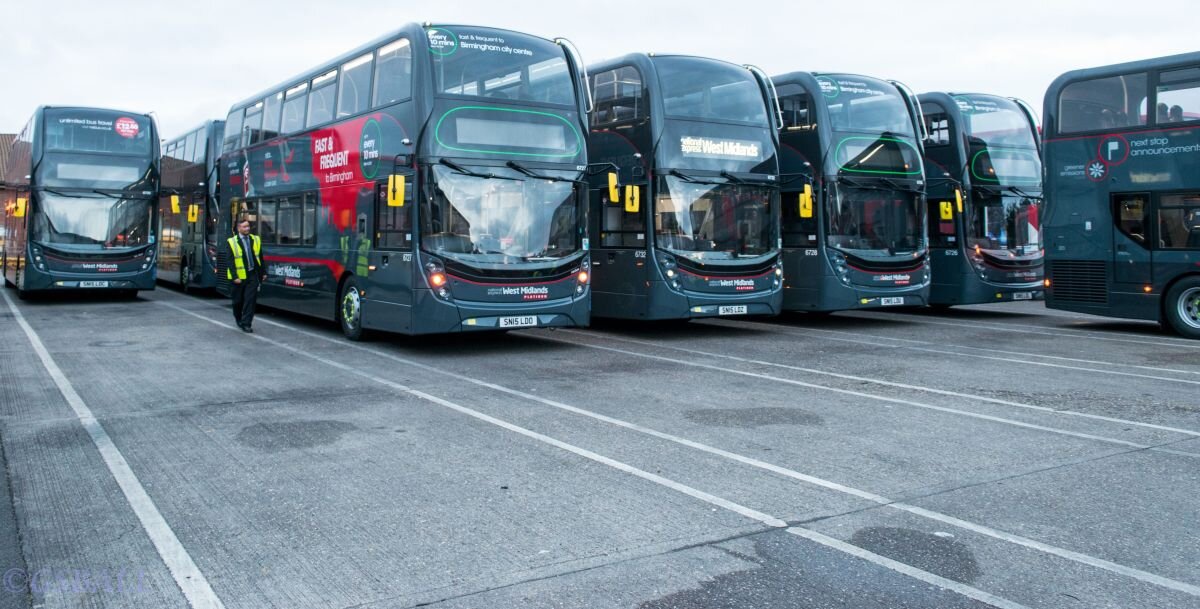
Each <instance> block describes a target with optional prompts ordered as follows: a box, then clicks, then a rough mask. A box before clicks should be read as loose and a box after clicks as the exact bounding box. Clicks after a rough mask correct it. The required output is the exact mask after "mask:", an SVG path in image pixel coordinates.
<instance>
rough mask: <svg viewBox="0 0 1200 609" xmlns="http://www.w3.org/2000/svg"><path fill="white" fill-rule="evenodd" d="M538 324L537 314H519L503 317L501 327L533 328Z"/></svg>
mask: <svg viewBox="0 0 1200 609" xmlns="http://www.w3.org/2000/svg"><path fill="white" fill-rule="evenodd" d="M536 325H538V318H537V315H519V316H516V317H501V318H500V327H501V328H532V327H533V326H536Z"/></svg>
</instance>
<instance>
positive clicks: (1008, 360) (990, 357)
mask: <svg viewBox="0 0 1200 609" xmlns="http://www.w3.org/2000/svg"><path fill="white" fill-rule="evenodd" d="M726 323H730V322H726ZM732 323H734V324H747V323H760V322H732ZM763 325H767V326H770V324H763ZM772 327H773V328H775V330H774V331H776V332H779V333H782V334H790V335H793V336H808V337H812V335H811V334H808V333H807V332H808V331H807V330H805V331H804V332H800V331H797V330H788V329H784V328H780V327H779V326H772ZM815 331H817V332H831V331H830V330H815ZM847 334H850V333H847ZM851 336H856V335H854V334H851ZM821 338H822V339H824V340H831V341H837V342H846V343H858V344H863V345H871V346H874V347H887V348H891V349H907V350H909V351H920V352H924V353H937V354H940V355H954V356H956V357H969V358H973V359H982V360H989V361H994V362H1006V363H1010V364H1020V365H1025V366H1040V367H1043V368H1058V369H1061V370H1078V371H1082V372H1095V373H1097V374H1104V375H1109V376H1126V377H1134V378H1141V379H1147V380H1155V381H1167V382H1170V383H1181V384H1185V385H1200V381H1196V380H1192V379H1180V378H1173V377H1169V376H1155V375H1148V374H1140V373H1136V372H1121V371H1119V370H1111V369H1109V370H1103V369H1097V368H1086V367H1083V366H1068V365H1066V364H1054V363H1050V362H1035V361H1030V360H1028V359H1019V358H1012V357H999V356H995V355H980V354H976V353H961V352H958V351H952V350H949V349H935V348H932V347H914V346H910V345H907V344H900V345H897V344H889V343H881V342H878V341H880V340H884V341H888V340H891V341H902V340H904V339H899V338H888V337H872V338H875V340H865V339H861V338H857V339H856V338H835V337H829V336H823V337H821ZM1172 372H1180V373H1184V374H1187V373H1188V372H1186V371H1172Z"/></svg>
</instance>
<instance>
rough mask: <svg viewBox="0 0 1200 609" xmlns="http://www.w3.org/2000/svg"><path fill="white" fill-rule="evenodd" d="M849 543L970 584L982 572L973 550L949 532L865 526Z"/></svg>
mask: <svg viewBox="0 0 1200 609" xmlns="http://www.w3.org/2000/svg"><path fill="white" fill-rule="evenodd" d="M850 543H852V544H854V545H856V546H858V547H860V548H862V549H864V550H869V551H871V552H874V553H876V554H879V555H881V556H886V557H888V558H890V559H892V560H896V561H899V562H902V563H905V564H909V565H912V566H914V567H916V568H918V569H922V570H925V571H928V572H930V573H933V574H935V575H941V576H942V577H945V578H946V579H952V580H954V581H957V582H962V583H966V584H970V583H973V582H974V581H975V580H977V579H979V576H980V575H982V573H981V572H980V571H979V564H978V563H976V562H975V553H974V552H972V551H971V549H970V548H969V547H967V545H966V544H964V543H962V542H961V541H957V540H955V539H954V537H953V536H951V535H950V534H949V533H944V534H941V535H936V534H933V533H926V532H924V531H917V530H914V529H902V528H896V527H867V528H865V529H859V530H858V531H857V532H855V533H854V536H853V537H851V538H850Z"/></svg>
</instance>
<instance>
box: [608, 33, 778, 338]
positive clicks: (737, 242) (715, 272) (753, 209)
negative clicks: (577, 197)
mask: <svg viewBox="0 0 1200 609" xmlns="http://www.w3.org/2000/svg"><path fill="white" fill-rule="evenodd" d="M588 70H589V72H591V75H592V76H591V78H592V92H593V95H594V97H595V106H596V108H595V111H594V112H593V113H592V120H591V136H590V138H589V141H588V146H589V150H590V153H591V159H592V161H593V162H594V163H595V164H597V166H607V167H610V168H613V169H615V171H612V172H610V173H609V174H608V175H607V179H608V183H607V184H606V183H604V181H603V177H601V178H600V180H596V179H593V185H594V186H596V188H594V189H593V191H592V196H591V205H592V207H591V214H590V218H591V219H590V222H591V224H592V226H591V231H590V234H591V235H593V236H595V237H596V240H595V242H594V243H592V245H593V253H592V261H593V264H594V265H595V277H594V280H593V294H592V303H593V308H592V313H593V314H594V315H596V316H597V317H612V318H624V319H681V320H686V319H691V318H697V317H714V316H721V315H775V314H778V313H779V310H780V308H779V307H780V303H781V285H780V284H781V276H782V269H781V263H780V260H779V224H778V217H779V211H778V210H779V207H778V205H779V185H778V173H779V166H778V161H777V154H776V141H777V137H778V136H777V131H776V129H777V125H776V121H777V119H778V113H777V112H775V111H773V110H772V109H771V108H769V107H768V106H769V102H770V93H769V89H770V80H769V79H768V78H767V77H766V75H765V74H763V73H762V72H761V71H760V70H756V69H754V68H752V67H744V66H738V65H734V64H730V63H726V62H724V61H718V60H714V59H705V58H699V57H685V56H671V55H647V54H631V55H626V56H624V57H620V58H617V59H613V60H609V61H606V62H603V63H600V64H597V65H593V66H590V67H589V69H588ZM612 174H616V175H615V176H614V175H612ZM596 175H597V176H603V175H604V174H601V173H597V174H596Z"/></svg>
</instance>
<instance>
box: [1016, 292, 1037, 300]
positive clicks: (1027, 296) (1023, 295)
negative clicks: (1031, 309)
mask: <svg viewBox="0 0 1200 609" xmlns="http://www.w3.org/2000/svg"><path fill="white" fill-rule="evenodd" d="M1013 300H1033V292H1013Z"/></svg>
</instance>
